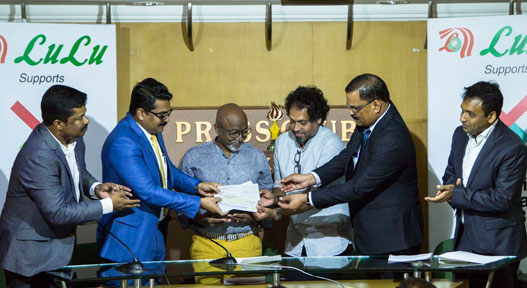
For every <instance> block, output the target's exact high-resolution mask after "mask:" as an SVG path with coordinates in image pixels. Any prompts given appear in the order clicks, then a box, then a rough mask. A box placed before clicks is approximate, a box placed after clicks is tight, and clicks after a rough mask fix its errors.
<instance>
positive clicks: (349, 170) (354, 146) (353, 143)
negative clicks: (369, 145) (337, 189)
mask: <svg viewBox="0 0 527 288" xmlns="http://www.w3.org/2000/svg"><path fill="white" fill-rule="evenodd" d="M360 134H362V133H361V132H360V131H359V130H358V129H355V131H354V132H353V135H352V136H351V139H350V142H349V143H348V149H350V150H351V151H353V153H350V157H349V159H348V164H347V165H346V171H345V172H344V175H345V179H346V180H348V179H351V178H352V177H353V174H355V167H353V157H354V155H356V154H357V152H358V150H359V146H360V140H361V138H362V136H361V135H360Z"/></svg>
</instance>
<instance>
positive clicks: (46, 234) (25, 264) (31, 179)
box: [0, 124, 102, 277]
mask: <svg viewBox="0 0 527 288" xmlns="http://www.w3.org/2000/svg"><path fill="white" fill-rule="evenodd" d="M76 141H77V144H76V147H75V156H76V159H77V165H78V167H79V173H80V175H79V176H80V177H79V178H80V179H81V183H80V184H81V185H80V187H79V188H80V191H81V198H83V196H82V195H83V193H86V194H88V193H89V189H90V187H91V185H92V184H93V183H94V182H96V179H95V178H94V177H93V176H92V175H91V174H90V173H89V172H88V171H87V170H86V165H85V163H84V151H85V146H84V142H83V140H82V138H78V139H77V140H76ZM76 197H77V196H76V195H75V189H74V186H73V178H72V176H71V172H70V170H69V166H68V164H67V162H66V158H65V156H64V153H63V152H62V150H61V148H60V146H59V144H58V143H57V141H56V140H55V139H53V136H52V135H51V133H50V132H49V130H48V129H47V128H46V126H44V125H43V124H40V125H38V126H37V127H36V128H35V129H34V130H33V132H32V133H31V135H30V136H29V138H28V139H27V141H26V143H25V144H24V147H23V148H22V149H21V150H20V152H19V153H18V155H17V157H16V159H15V163H14V164H13V168H12V170H11V177H10V179H9V187H8V191H7V195H6V202H5V205H4V209H3V211H2V216H1V218H0V265H1V266H2V267H3V268H4V269H6V270H8V271H11V272H14V273H17V274H20V275H23V276H27V277H30V276H33V275H35V274H38V273H40V272H42V271H50V270H54V269H57V268H60V267H62V266H64V265H67V264H68V263H69V262H70V260H71V255H72V253H73V247H74V245H75V228H76V225H77V224H81V223H84V222H88V221H97V220H99V219H101V217H102V205H101V204H100V202H99V201H83V199H80V202H79V203H77V201H76Z"/></svg>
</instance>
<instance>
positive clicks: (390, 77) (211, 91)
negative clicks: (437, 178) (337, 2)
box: [117, 21, 428, 259]
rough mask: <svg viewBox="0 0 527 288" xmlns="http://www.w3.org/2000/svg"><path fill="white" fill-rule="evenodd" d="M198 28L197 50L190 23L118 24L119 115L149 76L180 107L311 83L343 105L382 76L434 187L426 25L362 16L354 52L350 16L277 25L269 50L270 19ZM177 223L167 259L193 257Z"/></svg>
mask: <svg viewBox="0 0 527 288" xmlns="http://www.w3.org/2000/svg"><path fill="white" fill-rule="evenodd" d="M193 28H194V39H195V43H194V45H195V50H194V51H193V52H191V51H190V50H189V49H188V48H187V46H186V45H185V41H184V38H183V35H184V32H185V31H184V25H183V24H182V23H120V24H117V49H118V51H117V64H118V68H117V71H118V75H117V80H118V83H117V86H118V117H119V118H121V117H123V116H124V114H125V113H126V111H127V110H128V105H129V102H130V92H131V89H132V87H133V86H134V85H135V83H137V82H138V81H141V80H142V79H144V78H146V77H154V78H156V79H158V80H159V81H161V82H163V83H164V84H166V85H167V86H168V87H169V89H170V91H172V93H173V94H174V96H175V97H174V99H173V100H172V105H173V106H177V107H182V106H194V107H195V106H207V107H210V106H220V105H222V104H224V103H227V102H235V103H237V104H239V105H240V106H267V105H269V103H270V102H271V101H275V102H277V103H283V99H284V98H285V96H287V94H288V93H289V92H290V91H291V90H293V89H295V88H296V87H297V86H299V85H308V84H315V85H317V86H318V87H319V88H321V89H322V90H323V92H324V93H325V95H326V97H327V98H328V100H329V103H330V104H331V105H344V104H345V97H344V96H345V95H344V88H345V86H346V85H347V83H348V82H349V81H350V80H351V79H352V78H353V77H355V76H356V75H358V74H362V73H366V72H369V73H374V74H377V75H379V76H381V77H382V78H383V79H384V80H385V81H386V83H387V85H388V88H389V90H390V93H391V96H392V100H393V102H394V103H395V105H396V106H397V108H398V109H399V111H400V112H401V114H402V116H403V118H404V119H405V121H406V122H407V124H408V127H409V129H410V131H411V132H412V134H413V137H414V141H415V142H416V147H417V158H418V169H419V187H420V193H421V198H423V197H424V196H425V195H426V194H427V175H426V173H427V172H426V171H427V142H426V140H427V95H426V89H427V74H426V50H425V49H424V45H425V40H426V22H424V21H420V22H356V23H354V37H353V46H352V49H351V50H346V49H345V40H346V39H345V37H346V23H344V22H325V23H322V22H309V23H296V22H295V23H288V22H282V23H273V46H272V50H271V51H267V50H266V48H265V38H264V35H265V34H264V28H265V26H264V23H195V24H194V26H193ZM174 117H176V119H177V114H174ZM179 120H184V119H179ZM423 207H424V208H423V209H424V213H425V214H424V215H425V221H424V223H425V227H426V225H427V223H428V221H427V218H426V217H427V205H426V204H425V203H423ZM174 222H176V221H174ZM171 226H172V228H171V231H170V232H169V239H168V243H169V244H168V246H169V251H168V253H167V257H168V258H169V259H176V258H183V259H184V258H187V257H188V247H189V243H188V241H189V240H190V239H189V237H188V235H189V234H188V233H187V234H185V233H181V231H180V230H179V228H178V225H177V224H176V223H173V224H172V225H171ZM426 229H427V227H426ZM425 231H427V230H425ZM426 234H427V232H426ZM284 237H285V235H284ZM427 243H428V241H426V240H425V241H424V244H423V247H424V251H426V250H427V249H428V247H427Z"/></svg>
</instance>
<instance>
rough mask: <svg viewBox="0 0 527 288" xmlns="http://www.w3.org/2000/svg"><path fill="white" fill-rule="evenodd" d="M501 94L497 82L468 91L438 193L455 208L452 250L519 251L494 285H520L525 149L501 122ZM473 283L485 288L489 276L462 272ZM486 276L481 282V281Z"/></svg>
mask: <svg viewBox="0 0 527 288" xmlns="http://www.w3.org/2000/svg"><path fill="white" fill-rule="evenodd" d="M502 105H503V95H502V94H501V92H500V90H499V86H498V85H497V84H494V83H489V82H478V83H476V84H474V85H472V86H470V87H468V88H466V89H465V93H464V95H463V103H462V104H461V117H460V121H461V124H462V125H461V126H460V127H457V129H456V130H455V132H454V136H453V137H452V149H451V151H450V156H449V158H448V166H447V168H446V170H445V175H444V176H443V185H438V187H437V188H438V192H437V194H436V195H435V197H426V198H425V200H427V201H430V202H433V203H439V202H445V201H449V203H450V205H451V206H452V208H454V209H456V216H457V217H456V230H455V236H454V250H458V251H467V252H472V253H477V254H484V255H515V256H517V257H518V262H516V263H515V264H513V265H510V266H508V267H506V268H505V269H502V270H499V271H497V272H496V274H495V276H494V282H493V283H494V287H519V283H518V275H517V270H518V265H519V260H521V259H522V258H524V257H525V256H526V255H527V239H526V235H525V226H524V221H525V218H524V216H523V211H522V206H521V191H522V185H523V180H524V178H525V172H526V168H527V162H526V161H527V148H526V147H525V145H524V143H523V142H522V140H521V139H520V137H518V136H517V135H516V134H515V133H514V132H513V131H512V130H511V129H509V128H508V127H507V126H506V125H505V124H504V123H503V122H501V121H500V120H499V116H500V113H501V107H502ZM464 276H467V277H468V278H470V287H485V281H486V277H482V275H475V276H474V277H471V275H464ZM481 280H483V281H481Z"/></svg>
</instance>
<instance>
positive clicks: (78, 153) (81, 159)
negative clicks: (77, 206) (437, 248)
mask: <svg viewBox="0 0 527 288" xmlns="http://www.w3.org/2000/svg"><path fill="white" fill-rule="evenodd" d="M75 141H76V142H77V144H76V145H75V159H76V161H77V169H78V170H79V199H77V200H78V202H80V201H82V198H83V196H84V188H83V187H84V185H82V179H83V172H84V156H83V154H84V153H82V152H81V146H82V145H84V142H83V140H82V138H77V139H76V140H75ZM76 194H77V193H75V195H76Z"/></svg>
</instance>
